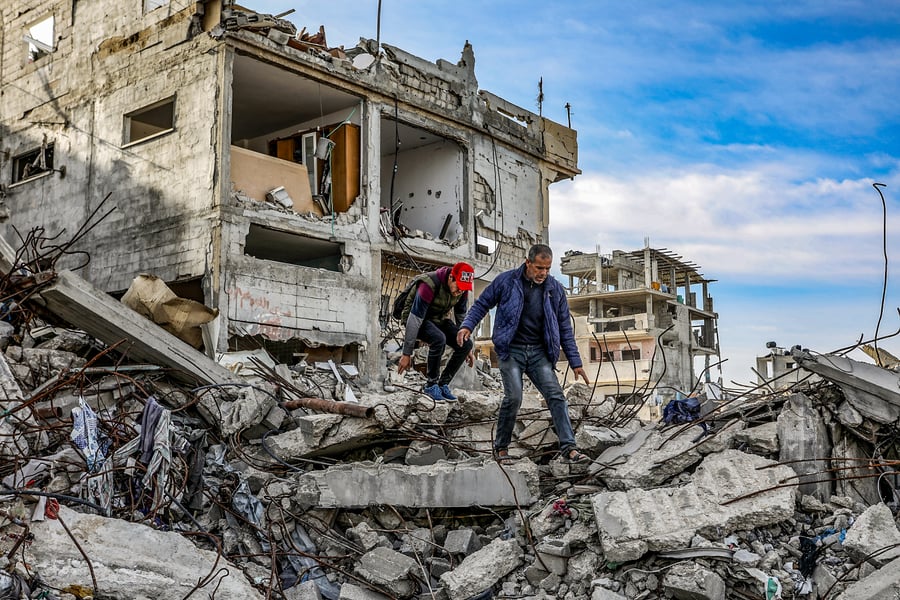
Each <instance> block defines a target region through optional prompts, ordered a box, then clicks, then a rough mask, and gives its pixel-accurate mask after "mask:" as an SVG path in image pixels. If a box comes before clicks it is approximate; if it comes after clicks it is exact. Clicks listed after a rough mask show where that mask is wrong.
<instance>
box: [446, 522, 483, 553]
mask: <svg viewBox="0 0 900 600" xmlns="http://www.w3.org/2000/svg"><path fill="white" fill-rule="evenodd" d="M480 549H481V540H479V539H478V536H477V535H476V534H475V532H474V531H472V530H471V529H454V530H453V531H448V532H447V539H446V540H445V541H444V550H446V551H447V552H448V553H449V554H463V555H465V556H468V555H469V554H471V553H473V552H475V551H477V550H480Z"/></svg>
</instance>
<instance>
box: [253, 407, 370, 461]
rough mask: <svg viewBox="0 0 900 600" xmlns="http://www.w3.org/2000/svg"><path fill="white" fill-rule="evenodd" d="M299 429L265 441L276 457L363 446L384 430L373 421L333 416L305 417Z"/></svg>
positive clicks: (318, 453)
mask: <svg viewBox="0 0 900 600" xmlns="http://www.w3.org/2000/svg"><path fill="white" fill-rule="evenodd" d="M297 421H298V427H297V429H293V430H291V431H287V432H285V433H280V434H278V435H272V436H269V437H268V438H266V444H268V446H269V448H270V449H271V450H272V452H274V453H275V455H276V456H280V457H283V458H289V457H293V456H324V455H329V454H340V453H343V452H346V451H348V450H352V449H353V448H356V447H359V446H364V445H365V444H367V443H369V442H370V441H371V440H373V439H375V438H376V437H378V436H379V435H381V433H382V432H383V431H384V428H383V427H382V426H381V424H380V423H379V422H378V421H377V420H376V419H363V418H359V417H350V416H346V415H336V414H316V415H307V416H305V417H300V418H298V419H297Z"/></svg>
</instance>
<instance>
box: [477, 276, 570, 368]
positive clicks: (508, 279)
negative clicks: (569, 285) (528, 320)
mask: <svg viewBox="0 0 900 600" xmlns="http://www.w3.org/2000/svg"><path fill="white" fill-rule="evenodd" d="M524 273H525V265H524V264H523V265H522V266H521V267H519V268H518V269H513V270H512V271H505V272H503V273H500V275H498V276H497V278H496V279H494V281H492V282H491V283H490V285H488V286H487V287H486V288H485V289H484V291H483V292H482V293H481V295H480V296H478V299H477V300H475V304H473V305H472V308H470V309H469V313H468V314H467V315H466V318H465V320H464V321H463V323H462V325H461V326H460V329H462V328H463V327H465V328H466V329H468V330H469V331H475V327H476V326H477V325H478V323H480V322H481V319H483V318H484V316H485V315H486V314H487V313H488V311H490V310H491V309H492V308H494V307H495V306H496V307H497V312H496V315H495V316H494V332H493V334H492V335H491V340H492V341H493V342H494V350H496V352H497V356H499V357H500V359H501V360H507V359H508V358H509V345H510V343H511V342H512V340H513V338H514V337H515V335H516V329H517V328H518V327H519V319H520V318H521V316H522V309H523V308H524V305H525V291H524V288H523V286H522V276H523V274H524ZM560 348H562V351H563V352H564V353H565V355H566V359H568V361H569V366H571V367H572V368H573V369H577V368H578V367H580V366H582V362H581V355H580V354H578V347H577V346H576V345H575V333H574V331H573V330H572V321H571V318H570V317H569V303H568V301H567V300H566V292H565V289H564V288H563V286H562V284H561V283H560V282H559V281H557V280H556V279H554V278H553V277H552V276H551V277H547V281H546V282H545V284H544V349H545V350H546V351H547V356H548V357H549V358H550V361H551V362H553V363H555V362H556V361H558V360H559V351H560Z"/></svg>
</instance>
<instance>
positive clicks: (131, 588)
mask: <svg viewBox="0 0 900 600" xmlns="http://www.w3.org/2000/svg"><path fill="white" fill-rule="evenodd" d="M59 515H60V517H61V518H62V520H63V522H65V524H66V526H67V527H68V528H69V530H70V531H71V532H72V535H73V536H74V537H75V539H77V540H78V542H79V544H81V548H82V549H83V551H84V553H85V554H87V555H88V556H89V557H90V558H91V562H92V565H93V571H94V575H95V576H96V578H97V582H98V584H99V585H100V587H101V590H100V591H101V592H102V593H103V594H104V595H106V596H108V597H115V598H154V599H155V600H180V599H181V598H184V596H185V595H186V594H188V593H189V592H190V591H191V590H192V589H194V586H195V585H196V584H197V578H198V577H203V576H204V575H205V574H206V573H213V572H215V570H216V568H217V565H218V567H222V566H224V567H226V568H227V569H228V574H227V575H225V576H224V577H221V578H216V579H215V585H216V586H217V588H216V597H217V598H222V599H223V600H225V599H231V600H241V599H248V600H249V599H252V598H257V599H260V600H261V599H262V598H263V596H262V595H261V594H260V593H259V592H258V591H257V590H256V589H255V588H254V587H253V586H252V585H250V583H249V582H248V581H247V580H246V579H245V578H244V576H243V574H241V570H240V568H239V567H237V566H236V565H234V564H232V563H230V562H229V561H228V560H226V559H225V558H224V557H222V556H220V555H218V554H217V553H216V552H213V551H210V550H202V549H200V548H197V547H196V546H195V545H194V544H193V543H191V541H190V540H188V539H187V538H185V537H182V536H181V535H179V534H177V533H174V532H164V531H157V530H155V529H151V528H150V527H147V526H145V525H140V524H136V523H129V522H127V521H122V520H121V519H109V518H106V517H101V516H98V515H87V514H83V513H79V512H76V511H74V510H71V509H69V508H67V507H65V506H60V508H59ZM31 532H32V533H33V534H34V540H33V542H32V543H31V544H30V545H28V546H27V548H28V552H29V556H28V562H29V563H31V566H32V568H33V569H34V570H35V571H36V572H37V573H39V574H40V576H41V578H42V580H43V581H44V582H46V583H47V584H49V585H51V586H54V587H56V588H64V587H66V586H70V585H76V584H78V585H82V586H84V587H86V588H91V586H92V581H91V571H90V569H89V568H88V565H87V563H86V562H85V561H84V557H83V556H82V552H81V551H80V550H79V548H77V547H76V546H75V544H74V543H73V542H72V539H71V538H70V537H69V534H67V533H66V531H65V529H63V526H62V525H61V524H60V521H58V520H53V519H47V520H45V521H41V522H33V523H32V524H31ZM136 557H140V559H139V560H136Z"/></svg>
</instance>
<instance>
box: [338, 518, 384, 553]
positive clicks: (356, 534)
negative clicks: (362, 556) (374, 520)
mask: <svg viewBox="0 0 900 600" xmlns="http://www.w3.org/2000/svg"><path fill="white" fill-rule="evenodd" d="M347 538H348V539H349V540H350V541H351V542H356V543H357V544H359V546H360V548H362V550H363V552H369V551H370V550H374V549H375V548H378V547H382V548H392V547H393V545H392V544H391V542H390V540H388V539H387V537H386V536H384V535H382V534H380V533H378V532H377V531H375V530H373V529H372V528H371V527H369V524H368V523H366V522H365V521H363V522H362V523H360V524H359V525H357V526H356V527H351V528H349V529H348V530H347Z"/></svg>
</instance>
